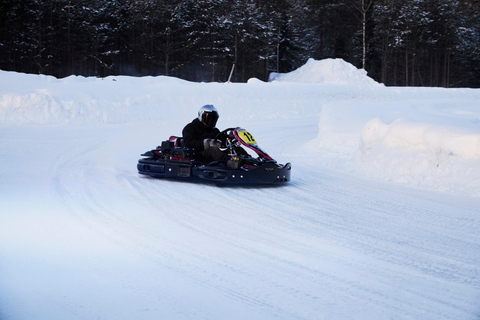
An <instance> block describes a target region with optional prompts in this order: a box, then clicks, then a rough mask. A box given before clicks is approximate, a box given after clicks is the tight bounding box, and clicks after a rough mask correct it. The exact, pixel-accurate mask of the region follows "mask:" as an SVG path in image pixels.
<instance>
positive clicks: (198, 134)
mask: <svg viewBox="0 0 480 320" xmlns="http://www.w3.org/2000/svg"><path fill="white" fill-rule="evenodd" d="M218 117H219V115H218V110H217V109H216V108H215V107H214V106H213V105H211V104H207V105H204V106H203V107H201V108H200V110H198V117H197V118H195V119H193V121H192V122H190V123H189V124H187V125H186V126H185V128H183V131H182V135H183V143H184V145H185V147H187V148H194V149H195V150H197V152H198V153H199V154H200V156H201V157H202V159H203V160H205V161H206V162H212V161H219V162H226V163H227V167H228V168H229V169H238V167H239V165H240V159H239V158H238V157H230V156H229V155H228V154H226V153H224V152H223V151H222V150H220V146H221V145H222V141H220V140H218V139H217V136H218V134H219V133H220V130H218V129H217V128H216V127H215V126H216V124H217V120H218Z"/></svg>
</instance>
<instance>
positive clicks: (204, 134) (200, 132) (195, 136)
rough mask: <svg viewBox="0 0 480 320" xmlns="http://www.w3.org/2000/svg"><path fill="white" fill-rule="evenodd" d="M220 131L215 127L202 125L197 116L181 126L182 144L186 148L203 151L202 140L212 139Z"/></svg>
mask: <svg viewBox="0 0 480 320" xmlns="http://www.w3.org/2000/svg"><path fill="white" fill-rule="evenodd" d="M219 133H220V130H218V129H217V128H209V127H207V126H206V125H204V124H203V123H202V122H201V121H200V120H198V118H195V119H194V120H193V121H192V122H190V123H189V124H187V125H186V126H185V128H183V131H182V136H183V144H184V145H185V147H187V148H195V149H196V150H197V151H203V140H204V139H207V138H210V139H213V138H215V137H216V136H217V134H219Z"/></svg>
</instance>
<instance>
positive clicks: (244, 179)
mask: <svg viewBox="0 0 480 320" xmlns="http://www.w3.org/2000/svg"><path fill="white" fill-rule="evenodd" d="M216 139H221V140H223V141H222V150H223V151H224V152H225V153H227V154H228V155H230V156H236V157H237V159H240V164H239V167H238V169H229V168H228V166H227V165H226V164H225V163H222V162H218V161H214V162H210V163H206V162H204V161H202V159H201V158H200V156H199V155H198V154H197V152H196V151H195V150H194V149H192V148H187V147H185V146H184V145H183V139H182V138H181V137H177V136H171V137H170V138H169V139H168V140H166V141H163V142H162V144H161V145H160V146H158V147H157V148H156V149H154V150H151V151H147V152H145V153H143V154H142V157H144V158H141V159H140V160H138V164H137V169H138V173H140V174H144V175H148V176H151V177H154V178H167V179H168V178H170V179H183V180H197V181H211V182H215V183H217V184H226V185H236V184H239V185H249V184H250V185H257V184H264V185H278V184H284V183H285V182H288V181H290V173H291V169H292V166H291V164H290V163H287V164H285V165H283V164H278V163H277V161H275V160H274V159H273V158H272V157H270V156H269V155H268V154H267V153H266V152H264V151H263V150H262V149H260V147H259V146H258V145H257V142H256V141H255V139H254V138H253V136H252V135H251V134H250V133H249V132H248V131H246V130H245V129H242V128H239V127H237V128H228V129H225V130H223V131H222V132H220V133H219V134H218V135H217V138H216ZM239 148H242V149H243V148H247V149H249V150H252V151H253V152H254V153H255V154H256V155H257V157H253V156H251V155H250V154H249V153H248V152H245V151H244V149H243V152H242V153H239V152H238V151H239Z"/></svg>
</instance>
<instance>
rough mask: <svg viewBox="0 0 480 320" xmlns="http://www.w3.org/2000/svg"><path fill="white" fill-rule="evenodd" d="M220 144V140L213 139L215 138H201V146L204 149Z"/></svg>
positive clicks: (218, 146) (216, 146) (217, 146)
mask: <svg viewBox="0 0 480 320" xmlns="http://www.w3.org/2000/svg"><path fill="white" fill-rule="evenodd" d="M221 145H222V142H221V141H220V140H215V139H204V140H203V148H204V149H205V150H207V149H209V148H220V146H221Z"/></svg>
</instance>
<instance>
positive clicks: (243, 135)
mask: <svg viewBox="0 0 480 320" xmlns="http://www.w3.org/2000/svg"><path fill="white" fill-rule="evenodd" d="M238 136H239V137H240V139H242V140H243V141H244V142H245V143H248V144H251V145H256V144H257V142H256V141H255V138H254V137H253V136H252V135H251V134H250V132H248V131H247V130H239V131H238Z"/></svg>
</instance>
